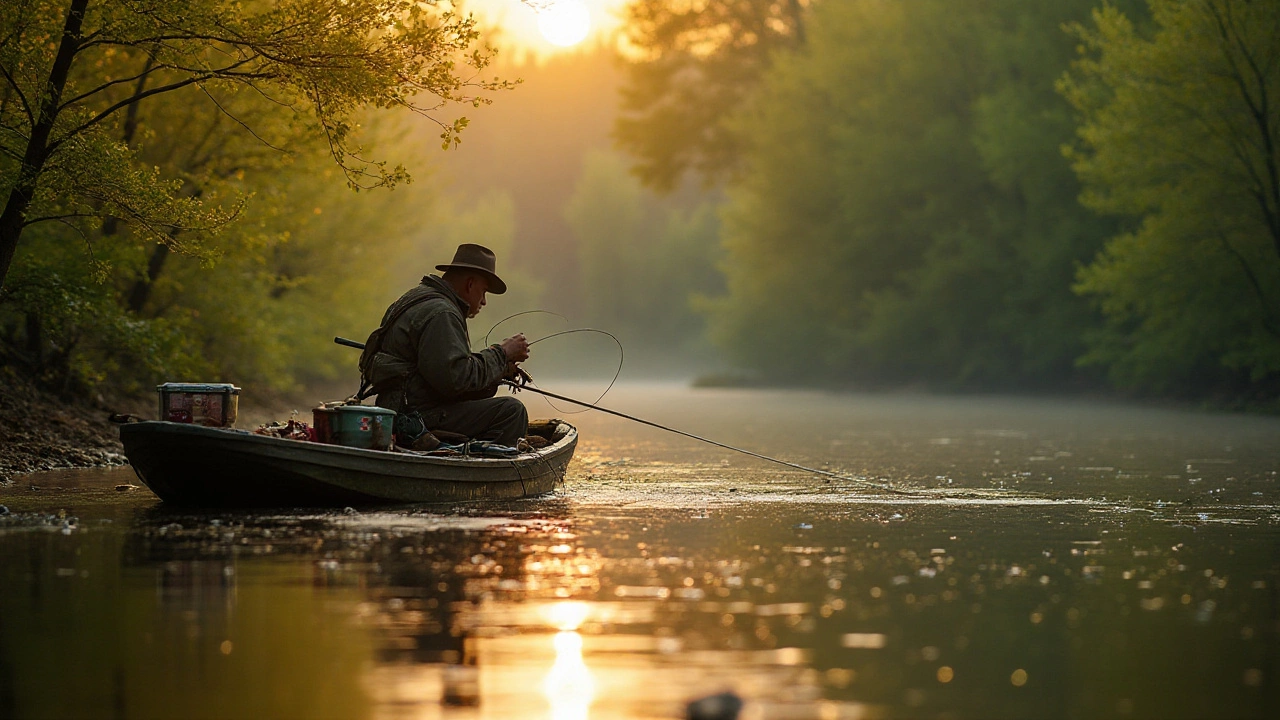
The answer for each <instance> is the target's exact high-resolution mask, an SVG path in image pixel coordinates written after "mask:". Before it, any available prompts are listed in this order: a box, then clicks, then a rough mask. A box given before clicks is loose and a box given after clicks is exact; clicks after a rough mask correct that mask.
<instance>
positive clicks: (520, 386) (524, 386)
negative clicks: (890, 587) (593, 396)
mask: <svg viewBox="0 0 1280 720" xmlns="http://www.w3.org/2000/svg"><path fill="white" fill-rule="evenodd" d="M333 341H334V342H335V343H337V344H339V345H346V346H347V347H351V348H356V349H357V350H363V349H364V343H362V342H357V341H355V340H348V339H346V338H343V337H335V338H334V339H333ZM526 377H527V375H526ZM498 382H499V384H501V385H506V386H508V387H510V388H511V391H512V392H520V391H521V390H527V391H529V392H532V393H537V394H539V395H543V396H545V397H549V398H555V399H556V400H563V401H564V402H567V403H573V404H574V405H580V406H582V407H585V408H590V409H591V410H597V411H599V412H602V413H605V414H607V415H614V416H617V417H620V418H622V419H624V420H630V421H632V422H638V423H640V424H641V425H648V426H649V427H653V428H657V429H659V430H665V431H667V432H669V433H675V434H676V435H683V436H684V437H687V438H691V439H693V440H697V441H699V442H704V443H707V444H708V445H715V446H716V447H719V448H724V449H725V450H732V451H734V452H738V453H742V454H743V455H749V456H751V457H753V458H757V459H760V460H766V461H768V462H771V463H777V464H778V465H785V466H786V467H789V468H793V469H796V470H803V471H805V472H811V473H815V474H817V475H824V476H826V477H831V478H836V479H837V480H844V481H846V482H853V483H857V484H859V485H863V486H865V487H870V488H875V489H877V490H883V491H885V492H888V493H893V494H896V495H913V494H914V493H912V492H911V491H909V490H903V489H900V488H895V487H893V486H891V485H885V484H884V483H877V482H872V481H870V480H866V479H863V478H857V477H850V476H849V475H841V474H840V473H834V472H831V471H829V470H819V469H818V468H811V467H807V466H805V465H800V464H798V463H793V462H790V461H788V460H782V459H779V458H776V457H770V456H768V455H762V454H760V453H757V452H752V451H750V450H744V449H743V448H740V447H734V446H733V445H727V444H725V443H722V442H718V441H716V440H712V439H710V438H705V437H702V436H701V435H694V434H693V433H690V432H685V431H684V430H677V429H676V428H673V427H668V426H666V425H663V424H661V423H656V422H653V421H651V420H645V419H644V418H639V417H636V416H635V415H628V414H627V413H624V412H619V411H617V410H610V409H609V408H607V407H602V406H600V405H597V404H595V403H589V402H585V401H583V400H576V399H574V398H571V397H568V396H566V395H560V394H558V393H553V392H551V391H549V390H543V389H542V388H536V387H532V386H531V385H529V384H528V383H527V382H523V383H522V382H515V381H512V380H500V381H498Z"/></svg>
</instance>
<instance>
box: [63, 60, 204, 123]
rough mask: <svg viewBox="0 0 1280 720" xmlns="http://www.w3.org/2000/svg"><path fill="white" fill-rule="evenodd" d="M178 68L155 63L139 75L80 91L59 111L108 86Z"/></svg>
mask: <svg viewBox="0 0 1280 720" xmlns="http://www.w3.org/2000/svg"><path fill="white" fill-rule="evenodd" d="M177 69H181V68H178V66H176V65H168V64H165V65H154V66H152V67H151V69H149V70H144V71H143V72H140V73H138V74H137V75H134V76H133V77H127V78H120V79H119V80H112V81H111V82H106V83H103V84H101V85H99V86H98V87H96V88H94V89H92V90H89V91H87V92H83V93H80V94H79V95H77V96H75V97H73V98H71V99H70V100H68V101H66V102H64V103H62V106H61V107H59V108H58V111H59V112H61V111H62V110H65V109H66V108H67V107H69V106H71V105H74V104H75V103H78V102H80V101H81V100H85V99H87V98H90V97H93V96H94V95H97V94H98V93H100V92H102V91H104V90H106V89H108V88H112V87H115V86H116V85H123V84H125V83H131V82H134V81H136V80H141V79H142V78H145V77H146V76H148V75H150V74H151V73H153V72H157V71H159V70H177Z"/></svg>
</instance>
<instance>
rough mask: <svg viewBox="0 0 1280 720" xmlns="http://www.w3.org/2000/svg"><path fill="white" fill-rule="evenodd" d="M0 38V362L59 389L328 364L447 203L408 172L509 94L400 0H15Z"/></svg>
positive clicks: (434, 228)
mask: <svg viewBox="0 0 1280 720" xmlns="http://www.w3.org/2000/svg"><path fill="white" fill-rule="evenodd" d="M0 35H2V36H3V40H2V41H0V70H2V71H3V77H2V78H0V199H3V200H4V203H5V204H4V206H3V214H2V215H0V365H3V366H4V367H5V368H8V372H9V373H10V374H11V379H12V377H16V378H18V379H23V380H31V379H33V380H34V381H36V382H37V383H39V384H42V385H44V386H45V387H47V388H50V389H53V390H57V391H61V392H64V393H69V394H80V395H83V394H84V393H86V392H89V391H123V392H130V391H134V390H137V389H140V388H141V389H145V388H147V387H148V386H150V385H153V384H154V383H156V382H161V381H164V380H204V381H214V380H231V381H237V382H243V383H248V384H252V385H255V386H256V388H257V389H261V390H287V389H290V388H294V387H297V386H299V385H300V384H303V383H307V382H311V381H314V380H317V379H326V378H333V377H337V376H339V375H340V374H341V372H342V370H344V369H348V366H349V365H350V363H351V360H352V358H351V357H350V352H349V351H346V352H345V353H344V352H343V351H342V350H341V349H339V348H336V347H335V346H333V345H332V344H331V338H332V336H333V335H334V334H335V331H343V330H348V329H351V330H353V331H354V332H365V333H367V331H368V328H369V323H370V317H373V318H374V320H373V322H376V318H377V317H379V316H380V314H381V310H382V309H383V308H384V307H385V305H386V303H387V302H388V300H387V296H388V295H389V294H392V293H397V292H398V291H397V290H395V288H397V287H400V288H403V287H404V286H406V285H408V284H409V283H411V282H413V280H414V279H415V277H416V276H415V271H417V272H421V268H422V266H423V263H420V262H418V260H419V258H417V257H416V255H415V252H416V251H420V250H421V248H422V246H423V245H424V244H426V245H430V244H431V243H432V242H436V243H440V242H445V241H446V240H447V239H448V238H447V237H446V236H447V235H448V232H447V227H448V225H449V223H448V222H447V220H448V219H450V218H451V217H452V216H453V214H456V213H452V210H451V208H449V207H447V206H445V205H442V204H441V203H440V202H439V194H438V193H436V192H434V191H433V189H432V188H431V186H430V184H427V183H421V182H419V183H415V184H409V181H410V180H411V177H410V175H409V173H408V171H407V170H406V169H405V166H412V165H418V166H423V165H425V162H424V157H425V156H426V155H427V154H428V152H429V151H430V150H434V149H437V148H438V147H439V146H440V145H441V144H442V143H443V144H444V145H446V146H449V145H453V144H455V143H456V142H457V141H458V139H459V137H458V133H459V132H460V131H461V130H462V128H463V127H465V124H466V120H465V119H463V118H462V117H461V114H460V113H455V114H449V113H450V112H452V111H451V109H450V108H452V107H470V106H472V105H481V104H484V103H486V102H488V101H489V100H488V98H489V95H491V94H494V93H498V92H500V91H502V90H505V89H507V88H508V87H509V85H508V83H506V82H504V81H500V80H497V79H494V80H487V79H486V80H479V79H477V78H478V76H479V73H480V72H481V71H482V70H483V69H484V67H485V66H486V64H487V63H488V61H489V59H490V56H489V53H488V52H487V51H486V50H485V49H484V46H483V44H482V43H480V42H479V32H478V30H477V28H476V25H475V22H474V21H473V20H472V19H470V18H467V17H464V16H459V15H457V14H453V13H451V12H448V11H446V10H442V9H439V8H435V7H431V6H425V5H423V4H420V3H416V2H410V1H407V0H404V1H402V0H341V1H340V0H281V1H280V2H250V3H233V2H223V1H221V0H173V1H172V2H164V3H144V2H132V1H131V0H122V1H119V2H117V1H115V0H113V1H112V2H105V1H103V0H15V1H14V2H7V3H6V5H5V10H4V12H3V13H0ZM446 102H448V103H450V104H451V105H450V107H449V108H442V105H443V104H444V103H446ZM380 109H382V110H386V109H397V110H399V111H400V113H399V114H398V115H393V114H391V113H387V112H377V111H378V110H380ZM424 128H425V129H424ZM392 189H394V191H392ZM353 190H355V191H359V192H353ZM430 220H435V221H437V222H434V223H433V222H429V221H430ZM425 228H431V229H425ZM442 228H443V229H442ZM392 297H394V295H392ZM361 337H363V336H362V335H361ZM346 374H347V375H350V372H347V373H346Z"/></svg>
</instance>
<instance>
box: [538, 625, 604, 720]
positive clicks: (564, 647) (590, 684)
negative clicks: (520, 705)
mask: <svg viewBox="0 0 1280 720" xmlns="http://www.w3.org/2000/svg"><path fill="white" fill-rule="evenodd" d="M552 645H553V646H554V647H555V651H556V661H555V664H553V665H552V666H551V670H550V671H548V672H547V676H546V678H545V679H544V680H543V682H542V692H543V694H544V695H546V697H547V702H548V703H549V704H550V705H551V717H552V718H553V720H586V718H587V712H588V710H590V708H591V699H592V697H593V696H594V695H595V681H594V680H593V678H592V677H591V671H590V670H588V669H587V664H586V663H585V662H583V660H582V636H581V635H579V634H578V633H577V632H574V631H571V630H563V631H561V632H559V633H556V635H555V637H554V639H553V640H552Z"/></svg>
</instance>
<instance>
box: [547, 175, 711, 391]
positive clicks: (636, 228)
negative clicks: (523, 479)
mask: <svg viewBox="0 0 1280 720" xmlns="http://www.w3.org/2000/svg"><path fill="white" fill-rule="evenodd" d="M565 217H566V219H567V220H568V221H569V226H570V227H571V228H572V231H573V236H574V239H575V240H576V242H577V249H578V252H577V259H578V273H579V277H580V292H581V295H582V298H583V306H582V310H581V314H582V319H583V320H584V321H585V322H586V323H588V324H589V325H591V326H594V327H600V328H605V329H608V330H609V331H611V332H613V333H614V334H615V335H617V336H618V337H619V338H620V339H621V340H622V342H623V343H624V345H625V346H626V347H627V348H628V350H629V351H632V352H631V357H632V359H633V360H639V361H640V364H641V367H642V369H644V370H649V369H651V368H650V367H645V366H646V365H656V364H658V363H660V362H662V361H664V360H670V359H671V358H672V356H675V355H679V354H681V353H682V352H683V354H684V355H685V357H686V358H688V357H691V356H693V357H696V355H697V354H698V353H699V352H700V351H704V350H703V348H702V347H701V335H702V331H703V322H702V319H701V318H700V317H699V316H698V314H697V313H695V312H694V310H693V307H692V304H693V302H694V301H695V299H696V298H697V297H699V296H702V295H709V294H715V293H718V292H719V291H720V288H721V280H720V278H719V276H718V273H717V272H716V266H715V263H716V260H717V257H718V255H719V253H718V248H717V242H716V239H717V230H718V227H717V226H718V223H717V222H716V217H715V213H714V211H713V210H712V208H711V206H710V205H709V204H706V203H702V204H697V205H695V206H693V207H691V208H685V207H681V206H680V204H679V203H678V198H676V199H669V200H667V201H665V202H662V201H659V200H658V199H657V198H656V197H655V196H654V195H652V194H651V193H649V192H646V191H645V190H644V188H642V187H641V185H640V183H639V182H638V181H637V180H636V178H634V177H633V176H632V175H630V174H629V173H628V172H627V167H626V162H625V160H624V159H623V158H622V157H620V156H618V155H616V154H614V153H610V152H605V151H595V152H592V153H588V155H587V156H586V158H585V159H584V162H583V170H582V175H581V176H580V178H579V180H578V185H577V188H576V189H575V191H574V194H573V196H572V197H571V198H570V199H569V202H568V204H567V205H566V206H565ZM610 351H612V349H611V348H610Z"/></svg>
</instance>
